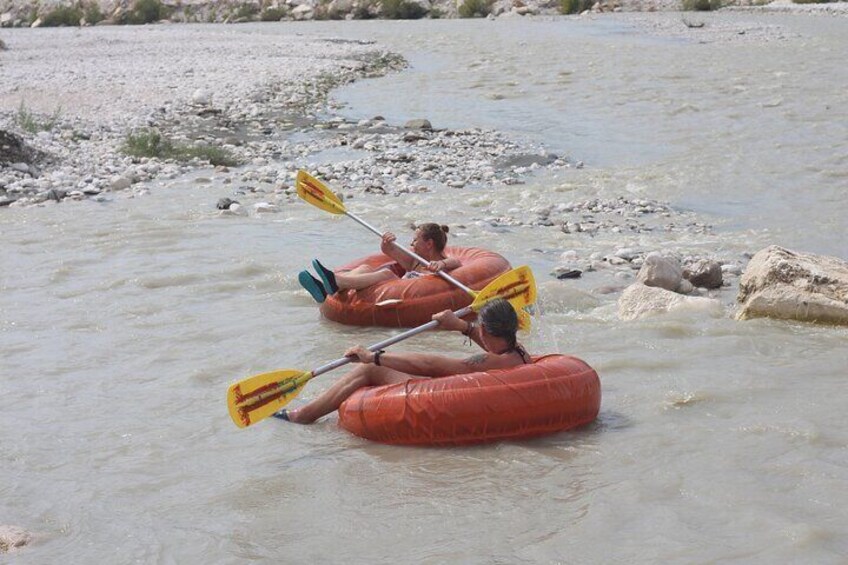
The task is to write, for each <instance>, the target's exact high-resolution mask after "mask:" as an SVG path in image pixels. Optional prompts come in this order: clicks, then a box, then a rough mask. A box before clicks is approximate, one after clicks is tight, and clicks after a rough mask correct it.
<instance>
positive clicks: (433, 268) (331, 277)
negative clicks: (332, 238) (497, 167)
mask: <svg viewBox="0 0 848 565" xmlns="http://www.w3.org/2000/svg"><path fill="white" fill-rule="evenodd" d="M396 240H397V237H395V234H393V233H391V232H386V233H384V234H383V240H382V243H381V244H380V251H381V252H382V253H383V254H384V255H388V256H389V257H391V258H392V259H393V260H394V262H392V263H389V264H386V265H380V266H378V267H370V266H368V265H360V266H359V267H356V268H355V269H352V270H350V271H335V272H334V271H331V270H330V269H328V268H326V267H325V266H324V265H322V264H321V262H320V261H318V259H314V260H313V261H312V266H313V267H314V268H315V272H316V273H317V274H318V276H319V277H320V280H319V279H318V278H316V277H314V276H312V274H310V273H309V271H301V272H300V273H299V274H298V277H297V279H298V281H299V282H300V284H301V286H302V287H303V288H305V289H306V290H307V291H308V292H309V294H311V295H312V298H314V299H315V300H316V301H317V302H324V299H325V298H326V297H327V295H328V294H335V293H336V292H338V291H339V290H345V289H354V290H360V289H363V288H366V287H369V286H371V285H374V284H377V283H380V282H383V281H386V280H391V279H399V278H413V277H418V276H421V275H424V274H428V273H438V272H439V271H445V272H447V271H452V270H454V269H456V268H457V267H459V266H460V262H459V260H458V259H456V258H454V257H448V256H447V255H445V245H447V241H448V226H442V225H439V224H422V225H420V226H418V228H417V229H416V230H415V236H414V238H413V239H412V244H411V245H410V248H411V249H412V250H413V251H414V252H415V253H417V254H418V255H419V256H421V257H422V258H424V259H426V260H427V263H420V262H419V261H418V260H416V259H413V258H412V257H410V256H409V255H407V254H406V253H404V252H403V251H401V250H400V249H398V248H397V247H396V246H395V241H396Z"/></svg>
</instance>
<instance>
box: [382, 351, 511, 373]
mask: <svg viewBox="0 0 848 565" xmlns="http://www.w3.org/2000/svg"><path fill="white" fill-rule="evenodd" d="M512 357H513V356H511V355H496V354H494V353H478V354H477V355H472V356H471V357H468V358H466V359H455V358H453V357H445V356H444V355H435V354H432V353H390V352H386V353H382V354H381V355H380V356H379V359H378V360H379V362H380V366H382V367H389V368H390V369H394V370H396V371H401V372H403V373H408V374H410V375H420V376H422V377H446V376H448V375H463V374H465V373H475V372H477V371H490V370H492V369H508V368H510V367H514V366H515V365H516V361H515V360H514V359H512Z"/></svg>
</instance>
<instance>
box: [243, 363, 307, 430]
mask: <svg viewBox="0 0 848 565" xmlns="http://www.w3.org/2000/svg"><path fill="white" fill-rule="evenodd" d="M311 378H312V373H311V372H309V371H306V372H304V371H297V370H293V369H283V370H280V371H272V372H270V373H262V374H261V375H254V376H252V377H248V378H246V379H244V380H241V381H239V382H237V383H234V384H232V385H230V388H229V389H228V390H227V407H228V408H229V410H230V418H232V419H233V422H234V423H235V425H237V426H238V427H240V428H246V427H247V426H249V425H251V424H255V423H256V422H258V421H260V420H264V419H265V418H267V417H268V416H270V415H271V414H273V413H274V412H276V411H277V410H279V409H280V408H282V407H283V406H285V405H286V404H288V403H289V402H291V401H292V399H293V398H294V397H295V396H297V395H298V394H300V390H301V389H302V388H303V387H304V385H305V384H306V383H307V381H309V379H311Z"/></svg>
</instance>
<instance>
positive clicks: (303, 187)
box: [295, 170, 530, 330]
mask: <svg viewBox="0 0 848 565" xmlns="http://www.w3.org/2000/svg"><path fill="white" fill-rule="evenodd" d="M295 185H296V187H297V194H298V196H300V197H301V198H302V199H303V200H305V201H307V202H309V203H310V204H312V205H313V206H316V207H318V208H320V209H322V210H324V211H325V212H329V213H331V214H344V215H345V216H347V217H349V218H351V219H352V220H353V221H355V222H356V223H358V224H359V225H361V226H363V227H365V228H366V229H368V230H369V231H371V232H373V233H375V234H377V235H379V236H382V235H383V232H381V231H380V230H378V229H377V228H375V227H374V226H372V225H371V224H369V223H368V222H366V221H364V220H362V219H361V218H359V217H357V216H355V215H353V214H352V213H350V212H348V211H347V208H345V205H344V203H343V202H342V201H341V199H340V198H339V197H338V196H336V195H335V193H333V191H332V190H330V187H329V186H327V185H326V184H325V183H324V182H322V181H320V180H318V179H317V178H315V177H313V176H312V175H310V174H309V173H307V172H306V171H304V170H300V171H298V172H297V180H296V181H295ZM394 245H395V247H396V248H398V249H399V250H401V251H402V252H403V253H406V254H407V255H409V256H410V257H412V258H413V259H415V260H416V261H418V262H419V263H421V264H423V265H426V264H427V260H426V259H424V258H423V257H421V256H420V255H418V254H417V253H416V252H414V251H412V250H411V249H407V248H406V247H404V246H403V245H400V244H399V243H397V242H395V244H394ZM435 274H437V275H439V276H440V277H442V278H443V279H445V280H446V281H448V282H449V283H451V284H452V285H454V286H455V287H457V288H459V289H462V290H464V291H465V292H467V293H468V294H469V295H471V297H472V298H476V297H477V294H478V293H477V291H475V290H472V289H471V288H468V287H467V286H465V285H464V284H462V283H461V282H459V281H458V280H456V279H455V278H453V277H452V276H450V275H449V274H447V273H445V272H443V271H438V272H437V273H435ZM515 311H516V312H517V313H518V327H519V328H520V329H522V330H527V329H530V315H529V314H528V313H527V312H526V311H524V310H523V309H518V308H516V310H515Z"/></svg>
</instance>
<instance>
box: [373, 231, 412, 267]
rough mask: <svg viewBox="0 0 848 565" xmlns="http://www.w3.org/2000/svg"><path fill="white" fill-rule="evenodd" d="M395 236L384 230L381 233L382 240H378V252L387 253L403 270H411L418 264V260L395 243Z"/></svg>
mask: <svg viewBox="0 0 848 565" xmlns="http://www.w3.org/2000/svg"><path fill="white" fill-rule="evenodd" d="M396 241H397V237H396V236H395V234H393V233H392V232H386V233H384V234H383V241H382V242H380V252H381V253H383V255H388V256H389V257H391V258H392V259H394V260H395V261H396V262H397V264H398V265H400V266H401V267H403V270H405V271H412V270H414V269H415V267H417V266H418V261H417V260H416V259H413V258H412V257H410V256H409V255H407V254H406V253H404V252H403V251H401V250H400V249H398V246H397V244H396Z"/></svg>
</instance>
